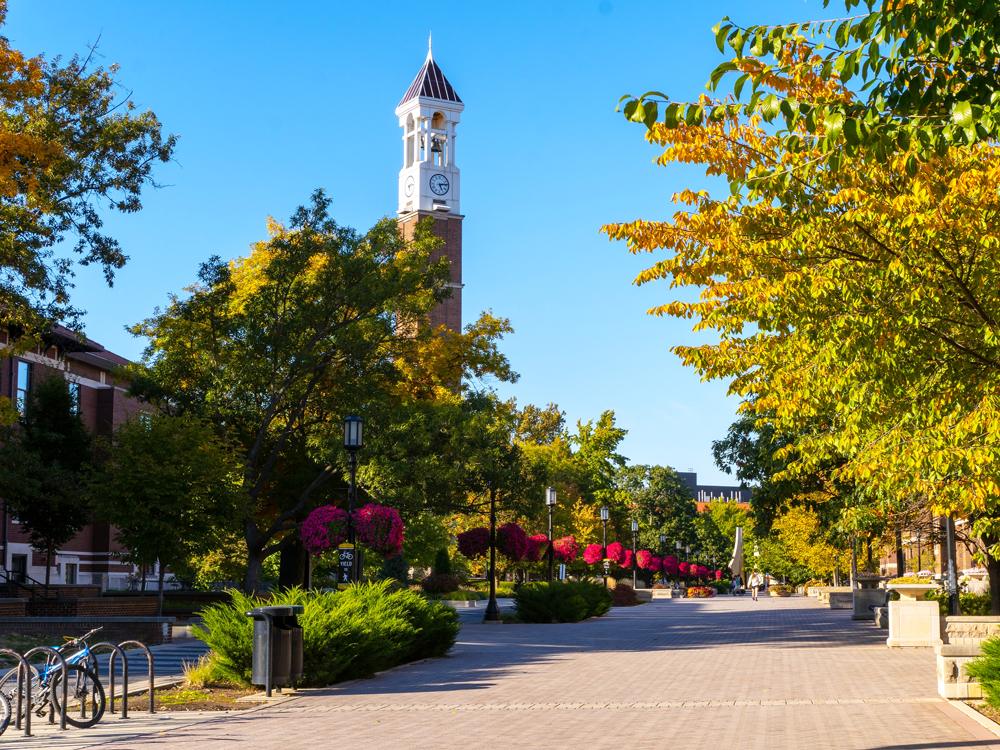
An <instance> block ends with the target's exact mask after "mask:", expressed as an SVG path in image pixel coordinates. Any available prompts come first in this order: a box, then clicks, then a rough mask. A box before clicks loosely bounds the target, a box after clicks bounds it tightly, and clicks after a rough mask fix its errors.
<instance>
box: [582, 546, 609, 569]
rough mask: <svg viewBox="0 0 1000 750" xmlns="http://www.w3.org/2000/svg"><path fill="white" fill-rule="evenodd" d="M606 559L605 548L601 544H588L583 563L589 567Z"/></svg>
mask: <svg viewBox="0 0 1000 750" xmlns="http://www.w3.org/2000/svg"><path fill="white" fill-rule="evenodd" d="M603 559H604V547H602V546H601V545H599V544H588V545H587V549H585V550H584V551H583V561H584V562H585V563H587V565H594V564H596V563H599V562H600V561H601V560H603Z"/></svg>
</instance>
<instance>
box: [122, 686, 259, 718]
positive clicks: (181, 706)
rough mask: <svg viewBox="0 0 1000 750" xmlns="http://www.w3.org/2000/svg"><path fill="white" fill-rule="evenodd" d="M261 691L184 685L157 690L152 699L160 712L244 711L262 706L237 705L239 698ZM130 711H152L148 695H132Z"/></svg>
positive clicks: (253, 704) (255, 704) (239, 703)
mask: <svg viewBox="0 0 1000 750" xmlns="http://www.w3.org/2000/svg"><path fill="white" fill-rule="evenodd" d="M259 692H260V691H259V690H256V689H248V688H241V687H232V686H218V685H216V686H213V687H204V688H189V687H184V686H183V685H178V686H177V687H172V688H165V689H161V690H157V691H156V692H155V693H154V694H153V696H154V698H153V700H154V702H155V705H156V710H157V711H245V710H246V709H248V708H253V707H254V706H259V705H260V704H261V703H262V701H261V702H257V701H243V702H236V701H237V698H244V697H246V696H248V695H254V694H255V693H259ZM128 710H129V711H130V712H133V711H134V712H140V711H148V710H149V693H143V694H142V695H133V696H131V697H130V698H129V699H128Z"/></svg>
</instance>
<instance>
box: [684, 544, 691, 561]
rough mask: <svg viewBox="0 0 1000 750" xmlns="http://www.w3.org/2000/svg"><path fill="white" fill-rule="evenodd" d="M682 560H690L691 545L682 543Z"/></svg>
mask: <svg viewBox="0 0 1000 750" xmlns="http://www.w3.org/2000/svg"><path fill="white" fill-rule="evenodd" d="M684 562H691V545H690V544H685V545H684Z"/></svg>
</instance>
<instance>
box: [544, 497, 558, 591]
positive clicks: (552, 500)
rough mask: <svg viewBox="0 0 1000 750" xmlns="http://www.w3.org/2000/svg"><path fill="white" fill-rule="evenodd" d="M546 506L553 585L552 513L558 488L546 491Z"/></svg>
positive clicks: (550, 572)
mask: <svg viewBox="0 0 1000 750" xmlns="http://www.w3.org/2000/svg"><path fill="white" fill-rule="evenodd" d="M545 504H546V505H547V506H548V508H549V583H552V576H553V574H554V573H555V565H556V563H555V555H554V550H553V547H554V546H555V545H554V544H553V540H552V512H553V511H554V510H555V509H556V488H555V487H548V488H546V490H545Z"/></svg>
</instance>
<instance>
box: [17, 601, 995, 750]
mask: <svg viewBox="0 0 1000 750" xmlns="http://www.w3.org/2000/svg"><path fill="white" fill-rule="evenodd" d="M158 730H159V728H157V734H155V735H147V736H145V737H134V736H133V737H130V738H129V739H127V740H123V741H121V742H115V743H111V744H107V745H101V747H106V748H108V749H109V750H125V748H128V750H149V749H151V748H202V747H208V746H210V745H211V744H213V743H218V744H219V745H220V747H225V746H227V745H226V744H225V743H234V742H245V743H246V746H253V747H255V748H261V749H262V750H288V748H289V747H291V746H296V745H301V746H304V747H348V748H351V750H367V749H368V748H371V749H372V750H376V749H378V750H381V749H383V748H406V749H407V750H416V749H418V748H427V749H428V750H431V749H434V750H437V749H439V748H456V749H458V748H463V749H465V748H496V747H527V746H538V747H545V748H547V750H548V749H550V748H551V749H552V750H562V749H563V748H565V749H566V750H579V748H582V747H612V746H621V747H624V748H628V749H629V750H632V749H641V748H656V749H657V750H659V749H666V748H670V749H671V750H675V749H676V750H689V749H694V748H699V749H701V748H704V749H706V750H708V749H711V750H717V749H719V748H725V749H727V750H728V749H729V748H740V749H743V748H746V749H750V748H754V749H757V748H759V749H760V750H783V749H784V748H790V749H791V748H795V749H796V750H798V749H800V748H807V750H826V749H827V748H838V749H840V748H844V749H845V750H847V749H850V750H855V749H856V748H871V749H878V750H890V749H895V748H919V749H920V750H933V749H936V748H998V749H1000V738H998V737H996V736H994V735H993V734H991V733H990V732H988V731H987V730H985V729H984V728H982V727H981V726H979V725H978V724H976V723H975V722H974V721H972V720H971V719H969V718H968V717H966V716H965V715H964V714H962V713H961V712H959V711H958V710H957V709H955V708H953V707H952V706H950V705H948V704H947V703H946V702H944V701H940V700H938V699H937V695H936V683H935V676H934V655H933V653H932V652H931V651H930V650H929V649H913V650H891V651H890V650H889V649H887V648H886V647H885V631H879V630H876V629H875V628H874V627H873V626H872V625H871V624H870V623H856V622H852V621H851V619H850V613H849V612H847V611H842V610H841V611H830V610H827V609H823V608H821V607H819V605H818V604H817V603H816V602H815V601H814V600H811V599H804V598H792V599H762V600H761V601H760V602H756V603H755V602H753V601H752V600H750V598H749V597H744V598H738V599H734V598H732V597H720V598H718V599H714V600H695V601H688V600H673V601H663V602H656V603H654V604H646V605H643V606H641V607H635V608H632V609H616V610H613V611H612V613H611V614H610V615H609V616H607V617H604V618H600V619H597V620H591V621H588V622H584V623H580V624H577V625H504V626H486V625H478V624H477V625H467V626H466V627H464V628H463V630H462V633H461V635H460V638H459V644H458V645H457V646H456V648H455V650H454V651H453V652H452V655H451V656H450V657H449V658H447V659H437V660H432V661H428V662H424V663H420V664H414V665H409V666H406V667H402V668H400V669H397V670H392V671H391V672H388V673H385V674H383V675H380V676H379V677H376V678H375V679H372V680H364V681H358V682H354V683H351V684H347V685H343V686H340V687H337V688H332V689H327V690H322V691H316V692H312V693H310V694H308V695H306V696H304V697H301V698H296V699H294V700H290V701H287V702H285V703H282V704H280V705H276V706H273V707H270V708H267V709H265V710H261V711H256V712H254V713H253V714H249V715H243V716H240V715H233V714H230V715H229V716H228V717H227V718H224V719H219V720H216V721H210V722H207V723H200V724H195V725H193V726H188V727H186V728H185V729H183V730H179V729H168V730H167V731H166V732H160V731H158ZM4 739H6V738H4ZM229 746H232V745H229Z"/></svg>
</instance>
